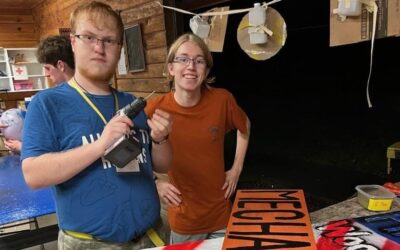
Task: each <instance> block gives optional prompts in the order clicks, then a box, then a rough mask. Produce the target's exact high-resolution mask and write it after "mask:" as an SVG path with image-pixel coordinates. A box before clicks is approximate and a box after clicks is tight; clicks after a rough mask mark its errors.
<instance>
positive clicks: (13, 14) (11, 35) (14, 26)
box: [0, 9, 39, 48]
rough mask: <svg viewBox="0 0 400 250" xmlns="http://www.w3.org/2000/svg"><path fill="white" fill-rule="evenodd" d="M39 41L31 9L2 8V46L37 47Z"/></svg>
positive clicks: (0, 22) (0, 28)
mask: <svg viewBox="0 0 400 250" xmlns="http://www.w3.org/2000/svg"><path fill="white" fill-rule="evenodd" d="M38 41H39V37H38V33H37V32H36V30H35V26H34V18H33V16H32V11H31V10H26V9H21V10H17V9H13V10H11V9H9V10H1V15H0V47H5V48H10V47H12V48H18V47H35V46H36V45H37V44H38Z"/></svg>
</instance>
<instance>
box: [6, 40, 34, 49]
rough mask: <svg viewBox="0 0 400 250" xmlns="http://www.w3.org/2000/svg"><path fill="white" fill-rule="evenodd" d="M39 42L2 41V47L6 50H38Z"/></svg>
mask: <svg viewBox="0 0 400 250" xmlns="http://www.w3.org/2000/svg"><path fill="white" fill-rule="evenodd" d="M38 45H39V41H0V47H4V48H36V47H37V46H38Z"/></svg>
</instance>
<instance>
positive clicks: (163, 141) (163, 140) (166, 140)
mask: <svg viewBox="0 0 400 250" xmlns="http://www.w3.org/2000/svg"><path fill="white" fill-rule="evenodd" d="M151 141H152V142H153V143H155V144H157V145H162V144H164V143H167V142H168V135H167V136H166V137H165V138H164V139H162V140H161V141H156V140H154V139H153V138H151Z"/></svg>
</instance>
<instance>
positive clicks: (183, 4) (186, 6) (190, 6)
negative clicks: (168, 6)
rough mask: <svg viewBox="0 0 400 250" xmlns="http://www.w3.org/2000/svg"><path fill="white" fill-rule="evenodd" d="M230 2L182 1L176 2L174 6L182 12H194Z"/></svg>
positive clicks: (220, 0) (214, 0)
mask: <svg viewBox="0 0 400 250" xmlns="http://www.w3.org/2000/svg"><path fill="white" fill-rule="evenodd" d="M230 1H231V0H182V1H176V6H177V7H178V8H180V9H183V10H187V11H195V10H198V9H203V8H207V7H210V6H215V5H217V4H221V3H226V2H230Z"/></svg>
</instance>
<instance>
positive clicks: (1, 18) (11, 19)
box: [0, 12, 33, 23]
mask: <svg viewBox="0 0 400 250" xmlns="http://www.w3.org/2000/svg"><path fill="white" fill-rule="evenodd" d="M2 13H5V12H2ZM0 23H33V16H32V14H30V15H9V14H7V15H6V14H0Z"/></svg>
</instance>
